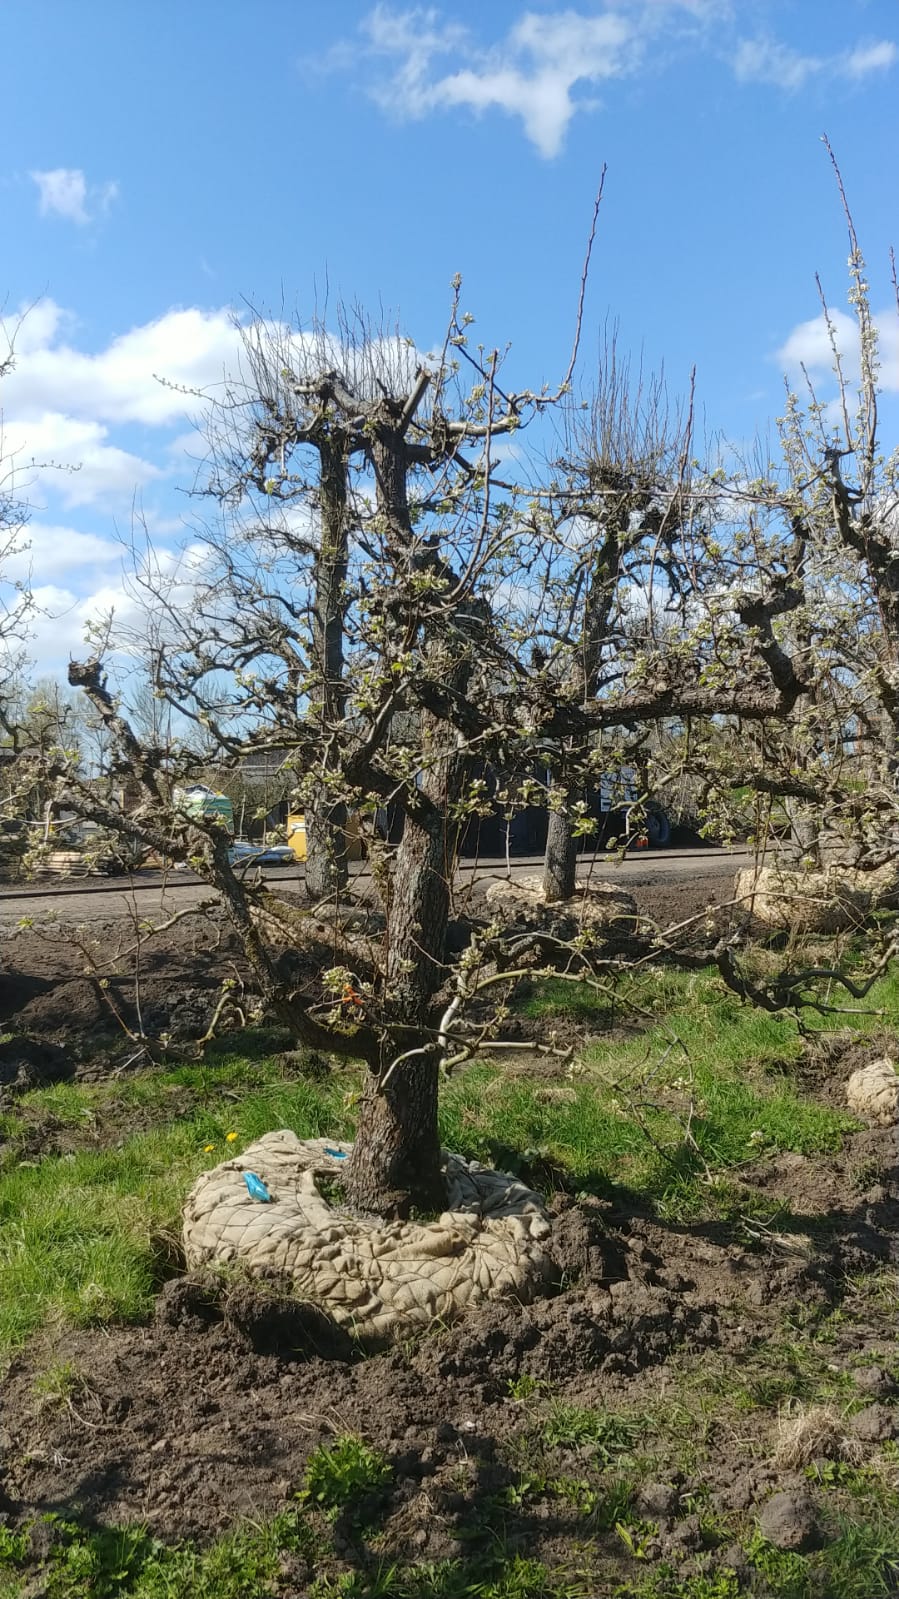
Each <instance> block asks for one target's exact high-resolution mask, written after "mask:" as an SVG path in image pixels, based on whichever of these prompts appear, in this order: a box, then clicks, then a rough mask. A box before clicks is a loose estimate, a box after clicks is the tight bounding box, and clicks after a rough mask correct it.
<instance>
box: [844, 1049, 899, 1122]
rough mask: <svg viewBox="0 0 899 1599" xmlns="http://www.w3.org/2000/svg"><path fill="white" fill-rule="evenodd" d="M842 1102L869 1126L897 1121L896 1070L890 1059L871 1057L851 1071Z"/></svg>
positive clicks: (898, 1084) (898, 1081) (898, 1078)
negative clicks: (844, 1098)
mask: <svg viewBox="0 0 899 1599" xmlns="http://www.w3.org/2000/svg"><path fill="white" fill-rule="evenodd" d="M846 1103H847V1104H848V1106H849V1109H850V1110H851V1111H852V1113H853V1115H855V1116H859V1117H861V1118H862V1120H864V1121H866V1122H870V1124H871V1126H872V1127H892V1126H894V1124H895V1123H896V1122H899V1074H897V1072H896V1068H895V1066H894V1065H893V1062H892V1061H891V1060H872V1061H869V1062H868V1064H867V1066H860V1067H859V1069H858V1071H857V1072H853V1073H852V1076H851V1077H850V1079H849V1081H848V1083H847V1084H846Z"/></svg>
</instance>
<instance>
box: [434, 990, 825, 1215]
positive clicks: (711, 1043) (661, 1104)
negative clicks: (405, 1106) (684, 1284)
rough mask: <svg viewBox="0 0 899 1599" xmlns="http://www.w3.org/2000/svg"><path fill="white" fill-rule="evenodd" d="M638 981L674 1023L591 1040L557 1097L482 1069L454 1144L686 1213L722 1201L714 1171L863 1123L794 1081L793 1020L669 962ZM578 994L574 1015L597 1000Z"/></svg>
mask: <svg viewBox="0 0 899 1599" xmlns="http://www.w3.org/2000/svg"><path fill="white" fill-rule="evenodd" d="M572 987H573V985H569V984H564V983H560V982H549V983H547V984H546V985H545V986H541V988H540V990H539V991H538V993H537V994H536V995H535V996H534V997H532V998H531V999H529V1001H528V1002H527V1008H528V1009H530V1010H532V1011H534V1010H535V1009H536V1010H537V1011H539V1010H540V1008H541V1007H543V1006H546V1005H549V1004H551V1005H552V1007H553V1008H554V1009H555V1010H556V1011H558V1010H559V1009H560V1007H561V1006H562V1005H563V1003H564V1001H565V1000H566V998H567V996H568V993H569V990H571V989H572ZM628 990H629V991H630V992H629V996H628V997H630V998H631V999H633V1000H634V1001H635V1002H636V1003H639V1005H640V1007H641V1009H642V1010H643V1011H644V1012H647V1013H648V1014H649V1017H650V1018H651V1017H652V1016H653V1015H655V1014H661V1015H663V1016H664V1018H665V1020H664V1022H661V1023H656V1024H652V1023H651V1024H650V1025H649V1026H648V1028H647V1029H646V1030H645V1031H644V1032H642V1033H640V1034H638V1035H636V1036H631V1037H627V1038H623V1039H620V1038H614V1039H610V1040H609V1041H608V1042H607V1043H603V1044H601V1045H594V1046H592V1048H590V1049H589V1050H588V1051H587V1052H586V1054H585V1056H584V1058H583V1060H582V1062H581V1063H579V1066H578V1069H577V1072H576V1073H573V1074H572V1076H571V1078H570V1080H569V1081H568V1082H567V1083H566V1084H565V1085H564V1086H563V1088H562V1090H561V1091H559V1092H556V1093H552V1092H547V1090H546V1088H545V1087H544V1086H543V1085H542V1084H540V1083H539V1082H535V1081H534V1080H532V1079H527V1078H516V1077H514V1076H510V1075H509V1074H508V1073H504V1072H502V1071H500V1070H499V1069H497V1068H495V1067H492V1066H487V1065H481V1066H477V1067H474V1068H472V1069H471V1070H469V1071H468V1072H466V1073H465V1074H464V1075H463V1076H462V1077H461V1078H460V1079H459V1080H458V1082H457V1083H455V1084H452V1085H451V1086H450V1089H449V1091H448V1092H447V1093H446V1094H445V1096H444V1103H443V1107H442V1116H443V1136H444V1140H445V1141H446V1142H447V1143H448V1144H449V1145H450V1147H452V1148H457V1149H460V1150H461V1151H462V1152H463V1153H467V1154H470V1155H474V1156H477V1157H478V1158H479V1159H482V1160H493V1161H495V1162H496V1164H498V1165H501V1166H503V1165H505V1166H510V1167H512V1168H513V1169H516V1168H517V1169H522V1167H527V1166H534V1165H537V1166H538V1167H539V1166H540V1165H541V1164H542V1165H543V1166H545V1167H548V1168H549V1169H550V1170H552V1169H556V1170H558V1171H559V1172H560V1173H561V1174H563V1175H565V1176H567V1177H568V1178H569V1179H570V1180H573V1182H574V1183H575V1184H580V1185H581V1186H583V1187H584V1188H588V1189H594V1190H603V1189H608V1187H609V1186H610V1185H612V1184H618V1185H619V1186H623V1187H627V1188H630V1189H632V1190H634V1191H637V1192H639V1193H641V1194H642V1195H644V1196H648V1197H651V1198H652V1199H654V1200H656V1201H657V1203H658V1204H659V1205H660V1207H661V1208H662V1210H663V1212H664V1213H665V1214H667V1215H670V1216H677V1217H679V1218H682V1219H686V1218H688V1217H690V1216H693V1215H698V1214H700V1213H701V1212H702V1210H703V1209H706V1210H708V1211H709V1212H710V1213H714V1212H715V1211H716V1209H720V1206H718V1205H716V1203H715V1199H714V1195H712V1196H710V1194H709V1190H708V1189H707V1188H703V1187H702V1186H701V1185H700V1184H699V1183H698V1182H697V1178H698V1177H699V1176H701V1175H702V1176H704V1175H705V1167H708V1168H711V1169H712V1170H714V1171H716V1172H718V1173H719V1174H723V1173H726V1172H728V1171H733V1170H734V1169H735V1168H738V1167H739V1166H740V1165H742V1164H744V1163H745V1162H747V1161H751V1160H754V1159H757V1158H758V1157H759V1156H760V1155H763V1154H766V1153H771V1152H774V1151H786V1150H793V1151H796V1152H797V1153H799V1154H803V1155H814V1154H826V1153H832V1152H833V1151H835V1150H837V1149H839V1147H840V1144H841V1142H842V1139H843V1136H844V1134H845V1133H846V1132H847V1131H848V1130H849V1129H850V1128H852V1127H853V1126H855V1125H856V1124H855V1123H854V1122H853V1120H852V1118H851V1117H849V1116H848V1115H845V1114H842V1113H839V1112H835V1111H833V1110H831V1109H829V1108H828V1107H826V1106H823V1105H818V1104H815V1103H814V1102H812V1101H809V1100H808V1099H805V1098H803V1097H802V1096H801V1095H800V1094H799V1093H797V1091H796V1090H795V1088H794V1087H793V1085H792V1083H791V1081H790V1078H789V1075H788V1074H789V1068H790V1064H791V1063H792V1062H793V1061H795V1060H796V1059H797V1058H798V1057H799V1055H800V1053H801V1048H802V1044H801V1040H800V1038H799V1036H798V1034H797V1031H796V1027H795V1025H794V1024H793V1023H792V1022H791V1021H790V1020H789V1018H786V1017H779V1016H772V1015H768V1014H765V1013H761V1012H758V1011H755V1010H752V1009H750V1008H749V1007H746V1006H742V1005H740V1003H739V1001H738V1000H737V999H736V998H735V997H734V996H733V995H731V994H729V993H727V992H726V991H725V990H724V988H723V986H722V985H721V983H720V982H719V980H718V979H717V977H716V976H713V975H711V974H710V973H699V974H686V973H678V972H670V971H667V970H664V969H661V968H660V969H658V970H657V971H654V972H648V973H646V974H644V976H643V977H642V979H641V980H640V983H639V985H638V984H637V983H636V981H635V980H631V982H630V983H629V984H626V985H624V991H625V992H627V991H628ZM574 995H575V997H574V999H573V1000H571V1001H570V1003H569V1006H568V1010H569V1013H570V1011H571V1010H572V1008H574V1010H575V1014H577V1007H578V1006H580V1005H582V1004H584V1003H586V1001H585V1000H584V998H583V995H582V994H579V991H578V990H577V989H576V988H575V989H574ZM593 1002H596V1003H597V1004H598V1003H599V1001H598V999H597V996H595V995H594V996H591V1003H593ZM544 1014H546V1012H544ZM688 1123H689V1131H690V1135H691V1136H690V1138H687V1137H685V1128H686V1126H687V1124H688ZM691 1140H692V1141H691ZM720 1197H721V1198H723V1199H726V1194H722V1195H721V1196H720Z"/></svg>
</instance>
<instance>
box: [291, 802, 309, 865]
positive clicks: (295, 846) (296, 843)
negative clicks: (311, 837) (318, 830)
mask: <svg viewBox="0 0 899 1599" xmlns="http://www.w3.org/2000/svg"><path fill="white" fill-rule="evenodd" d="M287 847H288V849H292V850H293V853H294V859H295V860H298V861H304V860H305V859H306V818H305V816H304V815H303V812H302V811H300V812H299V813H298V814H297V815H294V816H288V818H287Z"/></svg>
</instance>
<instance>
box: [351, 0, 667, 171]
mask: <svg viewBox="0 0 899 1599" xmlns="http://www.w3.org/2000/svg"><path fill="white" fill-rule="evenodd" d="M364 32H365V34H366V36H367V39H368V45H369V49H370V51H371V52H372V53H373V54H374V55H375V56H382V57H387V58H392V59H393V60H394V61H395V63H396V65H395V68H394V71H393V73H392V74H391V77H390V79H389V81H388V82H387V83H385V84H381V85H378V86H376V87H375V89H374V90H373V94H374V97H375V99H376V100H377V101H378V103H379V104H380V105H381V106H382V107H383V108H384V109H386V110H389V111H391V112H393V113H395V114H397V115H400V116H404V117H423V116H425V115H426V114H427V113H428V112H430V111H436V110H441V109H448V108H452V107H461V106H467V107H469V108H470V109H471V110H473V111H475V112H483V111H486V110H488V109H490V108H492V107H496V108H498V109H499V110H502V111H505V112H506V113H507V114H508V115H510V116H517V117H520V118H521V121H522V123H523V124H524V129H525V133H526V134H527V137H528V138H529V139H530V141H531V143H532V144H533V145H534V146H535V147H536V149H537V150H538V151H539V153H540V154H541V155H542V156H544V157H546V158H548V159H549V158H551V157H553V156H556V155H558V153H559V151H560V150H561V148H562V144H563V141H564V138H565V134H566V132H567V130H568V125H569V123H570V122H571V119H572V117H573V116H574V115H575V113H576V112H577V111H579V110H583V109H588V108H589V109H592V108H593V107H594V106H595V103H596V102H595V100H586V101H585V100H582V99H576V98H575V97H574V95H573V92H572V91H573V90H575V89H576V88H577V87H578V85H580V84H587V85H592V86H595V85H597V84H600V83H602V82H604V81H606V80H609V79H612V78H618V77H623V76H625V75H626V74H627V73H629V72H632V71H633V70H634V68H635V67H636V65H637V62H638V60H639V58H640V53H641V39H640V30H639V27H638V24H637V22H636V20H635V19H633V18H629V17H626V16H624V15H622V14H621V13H619V12H612V11H605V12H601V13H600V14H599V15H598V16H596V15H594V16H585V15H583V14H582V13H580V12H577V11H570V10H566V11H557V12H550V13H537V12H533V11H526V12H525V13H524V14H523V16H522V17H521V18H520V19H519V21H518V22H516V23H515V25H514V26H513V27H512V28H511V29H510V30H509V32H508V33H507V34H506V36H505V38H504V39H502V40H501V41H500V42H499V43H498V44H495V45H492V46H482V45H479V44H477V43H476V42H475V41H474V40H473V39H472V37H471V35H470V34H469V33H468V32H467V31H466V30H465V29H463V28H461V27H459V26H458V25H456V24H448V25H441V23H440V21H439V14H438V12H436V11H435V10H433V9H430V8H429V9H421V8H416V9H414V10H411V11H401V12H396V11H392V10H390V9H389V8H388V7H386V6H384V5H378V6H376V7H375V9H374V11H373V12H372V13H371V14H370V16H369V17H368V18H367V20H366V22H365V24H364ZM450 54H454V55H456V56H457V57H459V56H461V57H462V59H463V62H464V64H463V65H461V66H460V67H459V68H458V69H457V70H456V71H453V72H444V73H442V74H441V73H439V72H435V71H434V67H435V64H436V63H437V62H438V61H440V59H441V58H443V57H445V56H447V55H450Z"/></svg>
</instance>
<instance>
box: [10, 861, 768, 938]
mask: <svg viewBox="0 0 899 1599" xmlns="http://www.w3.org/2000/svg"><path fill="white" fill-rule="evenodd" d="M750 859H751V852H750V851H748V850H724V849H678V850H653V851H652V852H651V853H648V854H641V855H633V856H629V857H628V858H627V859H626V860H624V861H621V862H617V861H615V862H607V861H602V862H600V863H598V864H596V865H594V866H593V867H592V872H593V875H594V876H596V877H598V878H600V879H602V880H603V881H609V882H615V883H620V884H621V886H622V887H625V888H628V889H630V890H633V891H634V892H636V893H637V897H638V899H639V898H640V897H641V896H640V893H639V891H640V890H641V889H642V890H647V889H649V890H653V891H657V890H659V889H661V888H662V887H664V888H665V889H667V893H665V895H664V898H665V899H666V900H668V901H672V902H673V901H676V900H677V898H678V890H679V889H682V890H684V891H686V892H688V897H689V899H690V900H691V902H695V900H696V899H697V896H698V895H700V896H701V892H702V887H703V885H705V884H706V883H707V884H708V897H709V899H711V900H715V901H718V900H720V899H721V898H722V897H723V892H722V891H723V890H724V889H725V887H726V884H727V882H728V880H732V879H733V876H734V874H735V873H736V872H737V871H739V869H740V867H741V866H744V865H746V864H747V863H748V861H749V860H750ZM541 864H542V861H541V858H540V857H538V856H533V857H521V858H517V859H515V860H513V862H512V876H513V877H516V878H517V877H527V876H529V875H533V874H534V873H535V872H537V871H539V869H540V866H541ZM589 865H590V863H589V862H588V861H586V860H585V862H584V867H583V869H584V870H587V869H589ZM351 871H352V874H353V876H354V877H355V878H358V879H359V880H360V882H359V886H360V887H361V885H362V883H363V882H365V881H367V880H369V878H370V874H369V872H368V869H367V867H366V866H365V865H364V864H362V865H360V866H356V867H353V868H351ZM505 875H506V862H505V860H503V859H497V860H483V861H478V862H476V863H475V862H467V861H463V862H462V864H461V865H460V868H459V879H460V882H461V883H466V884H467V883H470V882H471V881H472V880H473V879H475V878H476V879H482V878H491V877H504V876H505ZM264 876H265V878H266V879H267V881H268V882H270V883H271V884H272V886H273V887H275V886H281V887H284V888H290V889H292V890H293V891H294V892H296V891H297V890H298V889H301V888H302V885H303V873H302V868H299V869H297V870H291V871H286V872H285V871H283V870H278V869H272V870H266V871H265V872H264ZM210 897H214V896H212V895H211V890H210V889H209V888H207V887H206V885H205V884H204V883H201V882H200V881H199V880H198V879H197V878H196V877H195V876H194V874H193V873H192V872H172V873H170V874H169V875H168V876H167V877H165V878H163V877H162V876H161V874H160V873H159V872H140V873H137V874H136V875H135V876H134V877H133V878H124V877H123V878H102V879H99V880H90V881H87V882H85V881H84V880H82V881H74V882H73V881H71V880H70V881H68V882H64V883H54V884H34V885H32V886H30V887H28V888H26V889H21V890H20V889H15V888H7V889H3V890H2V891H0V928H4V927H5V928H12V927H15V926H18V925H19V923H20V922H21V921H22V918H23V917H28V918H30V919H31V920H32V921H33V922H37V923H40V922H45V921H47V920H48V919H52V920H53V921H55V922H63V923H68V924H71V923H83V922H106V921H114V920H116V919H118V918H119V917H122V916H131V915H133V914H134V912H135V910H137V912H138V914H139V915H140V916H141V917H151V918H154V919H155V918H157V917H159V916H161V915H171V913H172V912H173V911H177V910H182V909H186V908H187V907H188V906H189V905H197V904H200V902H201V901H203V900H206V899H209V898H210ZM653 897H655V894H653Z"/></svg>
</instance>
